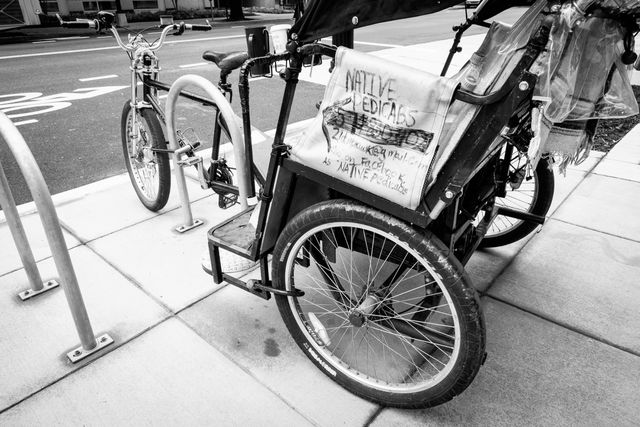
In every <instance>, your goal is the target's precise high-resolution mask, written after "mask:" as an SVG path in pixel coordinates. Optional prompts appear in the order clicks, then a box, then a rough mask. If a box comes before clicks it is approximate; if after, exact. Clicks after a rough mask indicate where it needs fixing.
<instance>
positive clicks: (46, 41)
mask: <svg viewBox="0 0 640 427" xmlns="http://www.w3.org/2000/svg"><path fill="white" fill-rule="evenodd" d="M55 42H56V41H55V40H40V41H39V42H31V43H33V44H41V43H55Z"/></svg>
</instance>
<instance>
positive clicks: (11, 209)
mask: <svg viewBox="0 0 640 427" xmlns="http://www.w3.org/2000/svg"><path fill="white" fill-rule="evenodd" d="M0 136H2V139H4V140H5V142H6V143H7V146H8V147H9V149H10V150H11V153H12V154H13V156H14V158H15V159H16V162H17V164H18V167H19V168H20V171H21V172H22V175H23V177H24V179H25V181H26V182H27V186H28V187H29V190H30V191H31V196H32V197H33V201H34V202H35V205H36V208H37V209H38V214H39V215H40V220H41V221H42V225H43V227H44V231H45V234H46V236H47V241H48V243H49V247H50V249H51V254H52V256H53V261H54V263H55V266H56V269H57V271H58V274H59V276H60V282H61V287H62V289H63V290H64V294H65V297H66V299H67V303H68V304H69V309H70V310H71V315H72V317H73V321H74V323H75V326H76V330H77V331H78V336H79V337H80V343H81V344H82V345H81V347H78V348H77V349H74V350H72V351H70V352H69V353H67V357H68V358H69V360H70V361H71V362H73V363H75V362H78V361H79V360H82V359H84V358H85V357H87V356H89V355H91V354H93V353H95V352H97V351H98V350H100V349H102V348H104V347H106V346H108V345H109V344H112V343H113V339H112V338H111V337H110V336H109V335H108V334H103V335H101V336H100V337H98V338H95V335H94V334H93V329H92V328H91V322H90V321H89V316H88V315H87V310H86V308H85V305H84V301H83V299H82V294H81V292H80V288H79V286H78V280H77V278H76V274H75V271H74V269H73V264H72V263H71V257H70V256H69V251H68V250H67V246H66V243H65V240H64V237H63V235H62V229H61V228H60V221H59V220H58V215H57V213H56V210H55V207H54V205H53V200H51V194H50V193H49V189H48V187H47V184H46V182H45V180H44V177H43V176H42V172H41V171H40V168H39V167H38V164H37V163H36V160H35V158H34V157H33V154H32V153H31V150H29V147H28V146H27V143H26V142H25V140H24V138H23V137H22V135H21V134H20V132H19V131H18V129H17V128H16V127H15V125H14V124H13V122H11V120H10V119H9V118H8V117H7V116H6V115H4V114H3V113H2V112H0ZM0 206H2V210H3V211H4V213H5V217H6V219H7V223H8V224H9V230H10V231H11V235H12V236H13V239H14V241H15V243H16V247H17V248H18V252H19V254H20V259H21V261H22V265H23V266H24V269H25V272H26V274H27V276H28V278H29V282H30V284H31V286H32V289H29V290H26V291H24V292H21V293H20V294H19V297H20V298H21V299H22V300H23V301H24V300H27V299H30V298H32V297H34V296H36V295H39V294H41V293H43V292H46V291H48V290H50V289H53V288H55V287H56V286H58V282H57V281H55V280H50V281H48V282H46V283H45V284H43V283H42V279H41V277H40V273H39V272H38V267H37V265H36V261H35V258H34V256H33V252H32V251H31V247H30V246H29V242H28V240H27V237H26V234H25V231H24V227H23V225H22V222H21V220H20V215H19V214H18V209H17V207H16V204H15V200H14V198H13V194H12V193H11V188H10V187H9V182H8V181H7V177H6V175H5V173H4V169H3V168H2V164H1V163H0Z"/></svg>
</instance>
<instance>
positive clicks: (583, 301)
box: [0, 38, 640, 427]
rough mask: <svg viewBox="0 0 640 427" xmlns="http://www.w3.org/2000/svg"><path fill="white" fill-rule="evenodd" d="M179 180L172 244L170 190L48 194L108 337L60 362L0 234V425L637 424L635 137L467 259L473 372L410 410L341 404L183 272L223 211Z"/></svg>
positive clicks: (41, 246)
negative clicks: (475, 338) (148, 200)
mask: <svg viewBox="0 0 640 427" xmlns="http://www.w3.org/2000/svg"><path fill="white" fill-rule="evenodd" d="M467 41H468V42H469V43H471V44H472V43H473V39H471V38H470V39H467ZM439 43H441V44H443V45H444V42H436V43H430V44H425V45H418V46H412V47H406V48H397V49H389V50H385V51H381V52H378V53H377V54H378V55H381V56H386V57H391V58H394V57H395V58H400V57H402V58H405V57H406V58H414V60H415V58H423V59H422V60H418V61H422V62H421V63H417V64H416V65H419V66H421V67H428V66H431V61H433V67H434V68H435V67H437V66H439V65H436V64H442V61H441V58H440V56H441V55H443V53H442V52H446V50H445V51H443V50H441V46H440V44H439ZM446 44H447V49H448V42H447V43H446ZM472 50H473V49H471V48H469V50H468V51H469V52H471V51H472ZM416 52H421V53H420V56H419V57H418V56H416ZM436 54H437V55H439V56H437V57H435V56H434V55H436ZM424 58H428V61H427V60H426V59H424ZM425 61H426V62H425ZM321 74H322V73H321V70H319V69H316V70H314V71H313V78H312V77H310V76H309V77H307V79H313V80H315V79H319V78H320V77H319V76H320V75H321ZM188 181H189V182H188V186H189V195H190V198H191V201H192V209H193V212H194V216H195V217H196V218H201V219H203V220H204V221H205V225H204V226H202V227H199V228H196V229H194V230H192V231H190V232H188V233H185V234H178V233H176V232H175V231H173V229H174V227H176V226H177V225H179V224H180V223H181V220H182V214H181V211H180V210H179V207H178V203H179V202H178V199H177V191H176V190H175V188H174V190H173V191H172V195H171V199H170V202H169V204H168V205H167V207H166V208H165V209H163V210H162V211H161V212H160V213H158V214H154V213H151V212H149V211H147V210H146V209H144V207H142V205H141V204H140V203H139V202H138V200H137V198H136V196H135V193H134V192H133V189H132V188H131V184H130V183H129V181H128V177H127V176H126V175H120V176H116V177H113V178H109V179H107V180H104V181H100V182H97V183H93V184H90V185H87V186H85V187H81V188H77V189H74V190H71V191H68V192H66V193H61V194H58V195H56V196H54V202H55V204H56V206H57V210H58V215H59V217H60V220H61V222H62V225H63V228H64V234H65V237H66V240H67V245H68V247H69V249H70V254H71V258H72V261H73V263H74V267H75V269H76V273H77V276H78V280H79V283H80V287H81V290H82V293H83V296H84V299H85V303H86V306H87V311H88V313H89V316H90V318H91V321H92V325H93V328H94V332H95V333H96V335H100V334H102V333H109V334H110V335H111V337H113V339H114V340H115V343H114V344H113V345H111V346H110V347H107V348H106V349H105V351H103V352H100V353H99V354H97V355H94V356H92V357H91V358H90V359H89V360H88V361H83V362H80V363H78V364H76V365H72V364H70V363H69V362H68V361H67V360H66V356H65V355H66V353H67V352H68V351H70V350H71V349H73V348H75V347H77V346H78V344H79V340H78V337H77V335H76V333H75V330H74V328H73V323H72V321H71V316H70V314H69V310H68V308H67V305H66V301H65V298H64V295H63V292H62V290H61V289H57V290H55V291H52V292H49V293H47V294H45V295H42V296H40V297H38V298H34V299H33V300H29V301H28V302H26V303H21V302H19V300H18V298H17V294H18V292H20V291H22V290H24V289H25V288H26V287H27V280H26V276H25V274H24V271H23V270H22V268H21V263H20V259H19V257H18V254H17V252H16V250H15V247H14V245H13V243H12V239H11V236H10V233H9V229H8V226H7V224H6V223H4V222H0V254H2V256H1V257H0V312H2V313H3V317H2V322H0V355H1V356H0V361H1V362H2V363H1V365H0V425H8V426H14V425H25V426H27V425H28V426H33V425H65V426H67V425H105V426H116V425H136V426H137V425H220V426H227V425H243V426H262V425H271V426H303V425H318V426H336V425H346V426H364V425H373V426H379V427H387V426H425V425H532V424H535V425H594V426H603V425H611V426H613V425H615V426H631V425H637V424H638V422H639V421H640V393H639V391H640V390H639V386H638V378H640V314H639V312H638V303H639V302H640V283H639V282H638V277H640V222H639V221H638V220H637V212H638V211H640V199H639V198H638V197H637V195H638V194H640V127H638V128H636V129H634V130H633V131H632V132H631V133H630V134H628V135H627V136H626V137H625V138H624V140H623V141H621V142H620V143H618V145H617V146H616V147H615V148H614V149H613V150H612V151H611V152H610V153H608V154H607V155H606V156H604V155H603V154H602V153H592V155H591V157H590V158H589V159H588V160H587V161H586V162H585V163H584V164H582V165H580V166H578V167H574V168H571V169H570V170H568V172H567V176H566V177H561V176H558V177H557V179H556V192H555V197H554V204H553V206H552V209H551V210H550V212H549V215H550V217H549V220H548V221H547V224H546V225H545V226H544V228H542V230H541V231H540V232H539V233H537V234H534V235H533V236H531V237H530V238H528V239H525V240H523V241H521V242H518V243H514V244H512V245H509V246H505V247H502V248H497V249H492V250H486V251H482V252H477V253H476V254H475V255H474V256H473V257H472V259H471V261H470V262H469V264H468V266H467V271H468V272H469V275H470V277H471V278H472V280H473V282H474V283H475V285H476V287H477V288H478V289H479V290H480V291H481V292H482V295H483V296H482V302H483V309H484V314H485V318H486V328H487V337H488V342H487V351H488V354H489V355H488V359H487V361H486V363H485V364H484V366H483V367H482V368H481V370H480V372H479V374H478V376H477V377H476V379H475V381H474V382H473V384H472V385H471V386H470V387H469V388H468V389H467V390H466V391H465V392H464V393H463V394H462V395H460V396H459V397H458V398H456V399H454V400H453V401H451V402H449V403H447V404H445V405H442V406H439V407H436V408H433V409H430V410H423V411H406V410H396V409H388V408H380V407H378V406H377V405H374V404H371V403H369V402H367V401H364V400H362V399H360V398H357V397H355V396H353V395H351V394H350V393H348V392H347V391H345V390H344V389H342V388H341V387H340V386H338V385H336V384H335V383H333V382H332V381H331V380H329V379H328V378H327V377H325V376H324V375H323V374H322V373H321V372H320V371H319V370H318V369H316V368H315V367H314V366H313V365H312V363H311V362H310V361H309V360H308V359H307V358H306V357H305V356H304V355H303V354H302V352H301V351H299V349H298V348H297V346H296V345H295V343H294V342H293V340H292V339H291V337H290V336H289V334H288V332H287V330H286V328H285V327H284V324H283V322H282V320H281V319H280V316H279V313H278V310H277V308H276V306H275V304H274V303H273V302H272V301H264V300H261V299H259V298H256V297H254V296H252V295H250V294H248V293H246V292H243V291H241V290H239V289H237V288H235V287H233V286H224V285H221V286H220V285H214V284H213V282H212V280H211V277H210V276H208V275H207V274H205V273H204V272H203V271H202V268H201V265H200V256H201V254H202V253H203V252H204V251H205V250H206V247H207V246H206V236H205V233H206V230H207V229H208V228H210V227H211V226H213V225H215V224H216V223H218V222H219V221H221V220H222V219H223V218H225V217H227V216H229V215H231V214H233V213H234V211H233V209H231V210H229V211H221V210H219V209H218V207H217V198H215V197H213V196H212V195H211V194H210V192H205V191H203V190H201V189H200V188H199V186H198V185H197V182H196V181H195V180H194V179H193V177H191V176H189V177H188ZM21 212H22V219H23V222H24V224H25V228H26V229H27V230H28V235H29V238H30V241H31V242H32V247H33V249H34V252H35V256H36V259H37V260H39V263H38V265H39V267H40V270H41V272H42V275H43V278H49V277H54V276H55V275H56V274H55V268H54V266H53V262H52V259H51V257H50V253H49V251H48V249H47V245H46V240H45V238H44V234H43V231H42V228H41V226H40V225H39V219H38V217H37V214H34V213H33V209H32V208H31V206H30V205H24V206H22V207H21ZM248 274H252V273H248ZM253 274H255V272H254V273H253Z"/></svg>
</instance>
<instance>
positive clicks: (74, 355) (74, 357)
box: [67, 334, 113, 363]
mask: <svg viewBox="0 0 640 427" xmlns="http://www.w3.org/2000/svg"><path fill="white" fill-rule="evenodd" d="M96 344H97V345H96V346H95V347H94V348H92V349H91V350H85V349H84V348H83V347H82V346H80V347H78V348H76V349H75V350H71V351H70V352H69V353H67V357H68V358H69V360H70V361H71V363H77V362H79V361H81V360H82V359H84V358H86V357H89V356H91V355H92V354H93V353H96V352H98V351H100V350H102V349H103V348H105V347H106V346H108V345H111V344H113V338H111V337H110V336H109V334H103V335H100V336H99V337H98V338H97V339H96Z"/></svg>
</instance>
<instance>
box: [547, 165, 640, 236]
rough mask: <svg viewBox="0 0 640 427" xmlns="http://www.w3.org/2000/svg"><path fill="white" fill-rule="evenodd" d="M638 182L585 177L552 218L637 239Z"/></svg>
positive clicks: (638, 225)
mask: <svg viewBox="0 0 640 427" xmlns="http://www.w3.org/2000/svg"><path fill="white" fill-rule="evenodd" d="M638 194H640V182H633V181H629V180H624V179H617V178H610V177H605V176H600V175H590V176H588V177H587V178H586V179H585V180H584V181H582V183H580V185H579V186H578V188H576V190H575V191H574V192H573V193H572V194H571V197H570V198H569V199H568V200H567V202H566V203H564V204H563V205H562V206H561V207H560V208H559V209H558V210H557V211H556V212H555V213H554V215H553V217H554V218H556V219H559V220H562V221H565V222H568V223H571V224H576V225H580V226H583V227H587V228H591V229H594V230H598V231H602V232H605V233H609V234H613V235H615V236H619V237H623V238H626V239H631V240H635V241H637V242H640V221H638V220H637V213H638V212H640V198H639V197H638Z"/></svg>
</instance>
